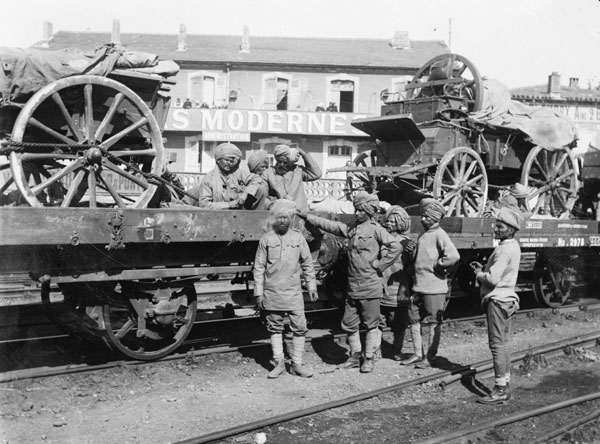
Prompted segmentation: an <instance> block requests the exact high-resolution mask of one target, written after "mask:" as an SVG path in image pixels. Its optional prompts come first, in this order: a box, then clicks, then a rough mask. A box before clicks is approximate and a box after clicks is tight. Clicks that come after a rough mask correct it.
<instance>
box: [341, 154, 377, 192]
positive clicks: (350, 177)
mask: <svg viewBox="0 0 600 444" xmlns="http://www.w3.org/2000/svg"><path fill="white" fill-rule="evenodd" d="M351 166H356V167H365V168H368V167H373V166H377V151H376V150H369V151H365V152H363V153H360V154H359V155H358V156H356V157H355V158H354V160H353V161H352V165H351ZM374 188H375V178H374V177H373V176H371V175H370V174H368V173H366V172H362V171H358V172H357V171H348V172H347V173H346V189H347V190H348V193H349V194H351V195H353V194H354V192H356V191H358V190H361V189H362V190H365V191H368V192H369V193H372V192H374V191H375V190H374Z"/></svg>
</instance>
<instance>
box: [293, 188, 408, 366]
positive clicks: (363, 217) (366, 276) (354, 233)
mask: <svg viewBox="0 0 600 444" xmlns="http://www.w3.org/2000/svg"><path fill="white" fill-rule="evenodd" d="M353 204H354V208H355V215H356V221H355V224H353V225H351V226H348V225H346V224H345V223H342V222H335V221H330V220H327V219H324V218H321V217H318V216H314V215H307V214H306V213H302V212H300V213H299V214H300V215H301V216H302V217H306V220H307V222H308V223H310V224H312V225H314V226H315V227H317V228H320V229H322V230H325V231H328V232H329V233H332V234H335V235H337V236H341V237H345V238H348V287H347V289H348V296H347V297H346V302H345V307H344V316H343V319H342V329H343V330H344V331H346V332H348V344H349V345H350V357H349V359H348V360H347V361H346V363H345V364H344V365H342V366H341V367H342V368H356V367H360V371H361V372H362V373H370V372H372V371H373V366H374V362H373V361H374V360H373V357H374V354H375V350H376V349H377V347H378V345H379V339H378V338H379V330H378V326H379V317H380V316H381V312H380V308H379V301H380V299H381V296H382V293H383V287H382V281H381V277H382V275H381V273H382V271H383V270H385V269H386V268H388V267H389V266H390V265H392V263H393V262H394V260H395V259H396V258H397V257H398V252H399V251H400V243H399V242H398V241H397V240H396V239H394V237H393V236H392V235H391V234H390V233H388V232H387V231H386V230H385V229H384V228H383V227H382V226H381V225H379V224H378V223H377V222H376V220H375V216H376V215H377V212H378V210H379V200H378V199H377V196H375V195H373V194H368V193H366V192H364V191H359V192H358V193H356V196H355V197H354V200H353ZM382 246H385V247H386V248H387V251H385V252H384V254H385V255H384V256H382V257H381V258H379V255H380V250H381V247H382ZM361 322H362V323H363V324H364V325H365V327H366V328H367V335H366V340H365V347H364V356H363V362H362V364H361V354H362V350H363V347H362V344H361V342H360V336H359V327H360V324H361Z"/></svg>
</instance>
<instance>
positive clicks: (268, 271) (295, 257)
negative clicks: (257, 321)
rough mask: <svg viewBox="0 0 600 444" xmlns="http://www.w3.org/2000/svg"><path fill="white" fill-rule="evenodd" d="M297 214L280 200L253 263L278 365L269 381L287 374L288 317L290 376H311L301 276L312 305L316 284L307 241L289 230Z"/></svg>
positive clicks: (258, 301)
mask: <svg viewBox="0 0 600 444" xmlns="http://www.w3.org/2000/svg"><path fill="white" fill-rule="evenodd" d="M295 213H296V205H295V204H294V202H291V201H286V200H283V199H281V200H278V201H276V202H275V203H274V204H273V206H272V208H271V214H272V216H273V224H272V230H271V231H269V232H267V233H266V234H264V235H263V236H262V238H261V239H260V241H259V243H258V250H257V251H256V258H255V259H254V297H255V298H256V305H257V307H258V308H259V309H261V310H265V313H266V320H267V330H268V331H269V333H270V334H271V348H272V350H273V361H274V363H275V367H274V368H273V369H272V370H271V371H270V372H269V375H268V377H269V378H270V379H274V378H278V377H279V376H280V375H281V374H282V373H283V372H285V361H284V357H283V320H284V317H285V316H286V315H288V316H289V319H290V328H291V330H292V334H293V337H292V353H291V355H292V366H291V368H290V372H291V373H292V374H295V375H298V376H301V377H303V378H310V377H311V376H312V372H311V371H310V370H308V369H306V368H305V367H304V366H303V365H302V356H303V354H304V343H305V336H306V333H307V332H308V328H307V326H306V317H305V315H304V298H303V296H302V287H301V286H300V277H301V274H302V275H303V276H304V280H305V281H306V285H307V287H308V293H309V296H310V299H311V301H316V300H317V299H318V294H317V283H316V280H315V271H314V267H313V260H312V256H311V254H310V250H309V248H308V244H307V243H306V239H304V236H303V235H302V234H301V233H300V232H299V231H298V230H295V229H290V223H291V219H292V218H293V216H294V214H295Z"/></svg>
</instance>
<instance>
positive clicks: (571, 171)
mask: <svg viewBox="0 0 600 444" xmlns="http://www.w3.org/2000/svg"><path fill="white" fill-rule="evenodd" d="M577 176H578V173H577V162H576V160H575V158H574V157H573V153H572V152H571V150H570V149H568V148H563V149H560V150H553V151H550V150H547V149H545V148H542V147H541V146H536V147H533V148H532V149H531V151H529V154H527V158H526V159H525V163H524V164H523V171H522V174H521V183H522V184H524V185H526V186H528V187H531V188H534V190H533V192H532V193H531V194H529V196H528V197H527V199H526V201H525V202H526V205H527V208H528V210H529V211H530V212H531V214H532V215H549V216H554V217H558V216H560V215H561V214H563V213H565V212H570V211H571V208H572V206H573V202H574V199H575V198H576V196H577V190H578V189H579V179H578V178H577Z"/></svg>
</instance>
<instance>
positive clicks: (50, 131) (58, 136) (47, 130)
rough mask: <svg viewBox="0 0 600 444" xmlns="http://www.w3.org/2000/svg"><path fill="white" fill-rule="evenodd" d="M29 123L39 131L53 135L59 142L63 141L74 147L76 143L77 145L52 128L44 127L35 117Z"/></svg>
mask: <svg viewBox="0 0 600 444" xmlns="http://www.w3.org/2000/svg"><path fill="white" fill-rule="evenodd" d="M29 123H30V124H31V126H33V127H34V128H37V129H39V130H42V131H44V132H45V133H46V134H49V135H51V136H52V137H54V138H55V139H58V140H60V141H62V142H64V143H66V144H67V145H73V144H74V143H76V142H75V141H74V140H73V139H69V138H68V137H67V136H63V135H62V134H60V133H59V132H56V131H54V130H53V129H52V128H50V127H48V126H46V125H44V124H43V123H42V122H40V121H39V120H37V119H36V118H35V117H31V118H30V119H29Z"/></svg>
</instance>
